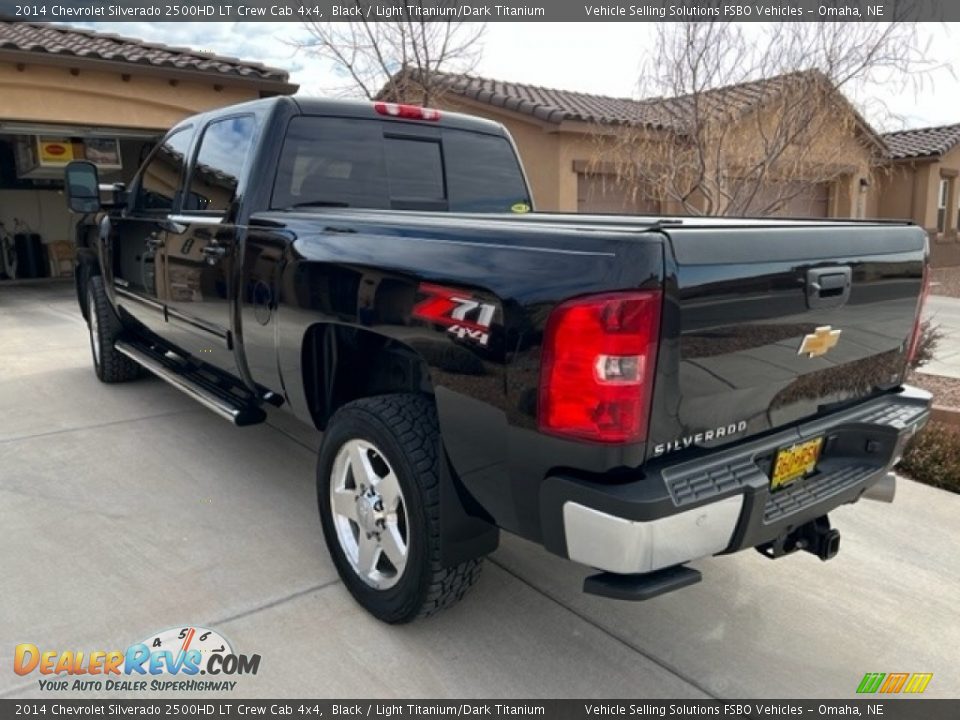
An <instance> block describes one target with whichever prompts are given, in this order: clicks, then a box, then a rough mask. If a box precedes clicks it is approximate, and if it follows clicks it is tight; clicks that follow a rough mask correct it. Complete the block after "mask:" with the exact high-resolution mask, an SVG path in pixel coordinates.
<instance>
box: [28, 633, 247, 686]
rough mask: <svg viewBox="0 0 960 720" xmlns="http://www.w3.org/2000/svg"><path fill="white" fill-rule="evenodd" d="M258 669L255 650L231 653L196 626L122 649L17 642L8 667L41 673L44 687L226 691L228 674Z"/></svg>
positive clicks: (223, 643)
mask: <svg viewBox="0 0 960 720" xmlns="http://www.w3.org/2000/svg"><path fill="white" fill-rule="evenodd" d="M259 669H260V656H259V655H241V654H237V653H235V652H234V650H233V647H232V646H231V645H230V643H229V642H227V640H226V639H225V638H224V637H223V636H222V635H220V633H218V632H216V631H215V630H209V629H207V628H202V627H181V628H170V629H169V630H163V631H162V632H159V633H155V634H154V635H151V636H149V637H148V638H147V639H145V640H144V641H142V642H139V643H134V644H133V645H130V646H129V647H128V648H127V649H126V650H92V651H84V650H49V649H42V648H40V647H38V646H37V645H34V644H33V643H21V644H19V645H17V647H16V649H15V650H14V655H13V671H14V672H15V673H17V675H25V676H26V675H31V674H34V673H37V674H39V675H41V676H43V677H41V678H39V679H38V683H39V687H40V689H41V690H49V691H64V690H68V691H69V690H76V691H84V690H89V691H113V692H128V691H135V692H139V691H145V690H160V691H164V692H188V691H207V692H209V691H230V690H233V689H235V687H236V685H237V682H238V681H237V680H233V679H229V678H233V677H236V676H238V675H256V674H257V671H258V670H259ZM199 676H204V677H203V678H202V679H201V678H200V677H199Z"/></svg>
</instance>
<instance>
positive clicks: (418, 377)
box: [301, 323, 433, 430]
mask: <svg viewBox="0 0 960 720" xmlns="http://www.w3.org/2000/svg"><path fill="white" fill-rule="evenodd" d="M301 367H302V368H303V388H304V392H305V394H306V397H307V404H308V407H309V410H310V417H311V418H312V419H313V424H314V425H315V426H316V428H317V429H318V430H323V429H325V428H326V426H327V421H328V420H329V419H330V417H331V416H332V415H333V414H334V413H335V412H336V411H337V409H338V408H340V407H341V406H342V405H344V404H346V403H348V402H351V401H352V400H357V399H359V398H363V397H371V396H374V395H385V394H388V393H396V392H422V393H425V394H429V395H432V394H433V386H432V385H431V383H430V374H429V370H428V368H427V365H426V363H425V362H424V360H423V358H422V357H421V356H420V355H419V354H417V352H416V351H415V350H413V349H412V348H410V347H409V346H407V345H404V344H403V343H401V342H399V341H397V340H393V339H391V338H388V337H384V336H383V335H378V334H377V333H375V332H371V331H369V330H364V329H363V328H353V327H347V326H345V325H335V324H333V323H317V324H315V325H312V326H310V328H308V329H307V332H306V333H305V334H304V338H303V348H302V350H301Z"/></svg>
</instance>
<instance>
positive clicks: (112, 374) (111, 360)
mask: <svg viewBox="0 0 960 720" xmlns="http://www.w3.org/2000/svg"><path fill="white" fill-rule="evenodd" d="M86 285H87V328H88V330H89V334H90V350H91V353H92V354H93V369H94V371H95V372H96V373H97V377H98V378H100V380H101V381H102V382H105V383H120V382H127V381H128V380H136V379H137V378H139V377H141V376H142V375H143V368H142V367H140V365H138V364H137V363H136V362H134V361H133V360H131V359H130V358H128V357H127V356H126V355H121V354H120V353H118V352H117V351H116V349H115V348H114V346H113V344H114V342H115V341H116V339H117V337H118V336H119V335H120V332H121V330H122V329H123V327H122V325H121V324H120V318H118V317H117V314H116V312H114V310H113V306H112V305H110V301H109V300H108V299H107V293H106V291H105V290H104V289H103V278H102V277H100V276H99V275H95V276H93V277H91V278H89V279H88V280H87V283H86Z"/></svg>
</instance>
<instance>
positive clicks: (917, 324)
mask: <svg viewBox="0 0 960 720" xmlns="http://www.w3.org/2000/svg"><path fill="white" fill-rule="evenodd" d="M929 294H930V265H929V264H928V263H927V262H924V264H923V281H922V285H921V288H920V300H919V301H918V302H917V317H916V318H914V321H913V333H912V334H911V335H910V347H909V350H908V351H907V367H911V366H912V365H913V361H914V360H915V359H916V357H917V351H918V350H919V349H920V336H921V335H922V334H923V333H922V330H923V308H924V306H925V305H926V304H927V296H928V295H929Z"/></svg>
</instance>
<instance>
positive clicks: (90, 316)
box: [87, 290, 100, 367]
mask: <svg viewBox="0 0 960 720" xmlns="http://www.w3.org/2000/svg"><path fill="white" fill-rule="evenodd" d="M87 325H88V326H89V328H90V347H91V348H92V349H93V362H94V364H95V365H96V366H97V367H99V366H100V328H99V326H98V325H97V306H96V301H95V300H94V297H93V290H90V291H88V292H87Z"/></svg>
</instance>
